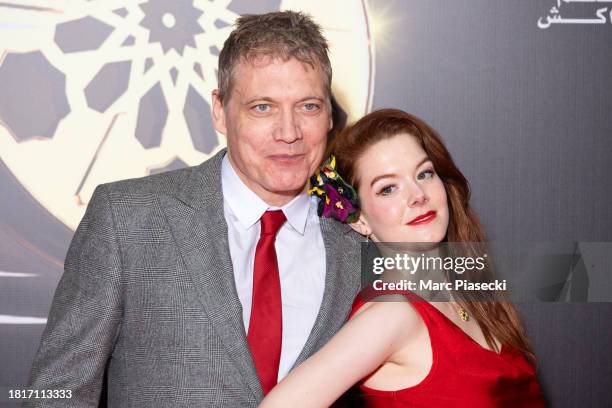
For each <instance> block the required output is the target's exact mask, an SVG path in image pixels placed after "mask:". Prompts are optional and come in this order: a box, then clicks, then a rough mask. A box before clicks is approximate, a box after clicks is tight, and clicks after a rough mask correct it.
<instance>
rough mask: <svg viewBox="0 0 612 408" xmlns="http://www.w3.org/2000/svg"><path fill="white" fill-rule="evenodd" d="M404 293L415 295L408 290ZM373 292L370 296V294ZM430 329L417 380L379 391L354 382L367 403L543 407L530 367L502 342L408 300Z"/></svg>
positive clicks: (379, 407) (378, 406) (359, 301)
mask: <svg viewBox="0 0 612 408" xmlns="http://www.w3.org/2000/svg"><path fill="white" fill-rule="evenodd" d="M387 293H402V294H404V296H406V298H407V299H408V300H409V301H410V300H415V298H414V296H416V295H412V296H411V294H408V293H407V292H385V294H387ZM380 294H381V293H380V292H377V293H372V291H366V292H365V293H362V294H360V295H359V296H357V298H356V299H355V302H354V303H353V309H352V311H351V317H352V316H353V314H354V313H355V312H356V311H357V310H358V309H359V308H360V307H361V306H362V305H363V304H364V303H365V302H366V301H367V300H368V299H371V298H372V297H374V296H377V295H380ZM372 295H374V296H372ZM411 304H412V306H413V307H414V309H415V310H416V311H417V312H418V313H419V315H420V316H421V318H422V319H423V322H425V325H426V326H427V330H428V331H429V338H430V341H431V349H432V364H431V369H430V371H429V374H428V375H427V376H426V377H425V378H424V379H423V380H422V381H421V382H420V383H419V384H417V385H414V386H412V387H409V388H404V389H401V390H396V391H380V390H375V389H371V388H368V387H366V386H365V385H363V382H361V383H359V384H358V388H359V391H360V397H361V400H362V401H363V403H364V407H366V408H383V407H384V408H393V407H397V408H399V407H444V408H451V407H470V408H479V407H545V406H546V403H545V402H544V397H543V395H542V391H541V389H540V384H539V382H538V379H537V378H536V375H535V369H534V367H533V366H532V365H531V364H529V363H528V362H527V360H526V359H525V358H524V356H523V355H522V354H521V353H520V352H518V351H516V350H512V349H509V348H507V347H502V350H501V352H500V353H499V354H498V353H496V352H494V351H491V350H487V349H485V348H483V347H482V346H481V345H480V344H478V343H477V342H476V341H475V340H474V339H472V338H471V337H469V336H468V335H467V334H466V333H464V332H463V331H462V330H461V329H460V328H459V327H458V326H457V325H456V324H455V323H453V322H452V321H451V320H449V319H448V318H447V317H446V316H444V314H443V313H442V312H440V311H439V310H438V309H436V308H435V307H433V306H432V305H430V304H429V303H428V302H425V301H412V302H411Z"/></svg>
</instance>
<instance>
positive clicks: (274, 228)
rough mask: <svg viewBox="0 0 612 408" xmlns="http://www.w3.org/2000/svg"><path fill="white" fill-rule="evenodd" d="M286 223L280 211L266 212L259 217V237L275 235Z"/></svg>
mask: <svg viewBox="0 0 612 408" xmlns="http://www.w3.org/2000/svg"><path fill="white" fill-rule="evenodd" d="M285 221H287V218H285V214H283V212H282V211H280V210H278V211H266V212H265V213H264V215H262V217H261V235H276V233H277V232H278V230H279V229H280V227H282V226H283V224H284V223H285Z"/></svg>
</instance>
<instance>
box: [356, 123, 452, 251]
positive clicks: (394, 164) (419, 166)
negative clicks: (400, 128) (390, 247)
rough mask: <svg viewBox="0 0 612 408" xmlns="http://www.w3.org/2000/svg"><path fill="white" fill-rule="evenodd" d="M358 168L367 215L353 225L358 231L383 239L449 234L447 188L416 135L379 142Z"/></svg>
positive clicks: (423, 238)
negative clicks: (447, 232)
mask: <svg viewBox="0 0 612 408" xmlns="http://www.w3.org/2000/svg"><path fill="white" fill-rule="evenodd" d="M355 170H356V172H355V174H356V176H357V179H358V180H359V200H360V205H361V217H360V222H358V223H356V224H354V225H353V227H354V228H355V229H356V230H357V231H358V232H360V233H362V234H366V235H370V234H371V236H370V238H371V239H372V240H373V241H378V242H440V241H442V240H443V239H444V237H445V235H446V230H447V228H448V217H449V215H448V203H447V200H446V191H445V189H444V184H443V183H442V180H440V178H439V177H438V175H437V174H436V172H435V170H434V167H433V164H432V162H431V161H430V160H429V157H428V156H427V154H426V153H425V151H424V150H423V148H422V147H421V146H420V144H419V143H418V141H417V140H416V138H415V137H413V136H411V135H409V134H405V133H404V134H399V135H397V136H393V137H391V138H388V139H383V140H381V141H379V142H377V143H375V144H374V145H372V146H371V147H369V148H368V149H367V150H366V151H365V152H364V154H363V155H362V156H361V157H360V158H359V160H358V161H357V163H356V169H355ZM359 224H361V225H360V226H359Z"/></svg>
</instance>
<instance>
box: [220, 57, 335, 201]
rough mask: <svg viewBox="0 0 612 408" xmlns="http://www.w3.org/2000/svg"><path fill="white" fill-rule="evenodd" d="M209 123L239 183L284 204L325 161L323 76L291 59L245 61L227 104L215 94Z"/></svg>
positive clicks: (328, 124) (326, 119)
mask: <svg viewBox="0 0 612 408" xmlns="http://www.w3.org/2000/svg"><path fill="white" fill-rule="evenodd" d="M213 122H214V125H215V129H217V131H219V132H221V133H223V134H224V135H226V137H227V147H228V154H229V159H230V162H231V163H232V166H233V167H234V169H235V171H236V173H238V176H239V177H240V179H241V180H242V181H243V182H244V183H245V184H246V185H247V186H248V187H249V188H250V189H251V190H252V191H254V192H255V193H256V194H257V195H258V196H259V197H261V198H262V199H263V200H264V201H266V202H267V203H268V204H271V205H277V206H279V205H283V204H285V203H287V202H288V201H290V200H291V199H292V198H293V197H295V196H296V195H297V194H299V193H300V192H301V191H302V190H303V188H304V186H305V184H306V181H307V180H308V178H309V177H310V175H311V174H313V173H314V171H315V170H316V168H317V167H318V166H319V164H320V163H321V161H322V159H323V154H324V151H325V144H326V140H327V132H328V131H329V130H330V129H331V126H332V120H331V108H330V104H329V96H328V92H327V90H326V87H325V75H324V74H323V71H322V70H321V69H320V68H319V67H318V66H317V67H316V68H313V67H311V66H310V65H308V64H304V63H302V62H300V61H298V60H296V59H295V58H291V59H289V60H287V61H282V60H280V59H270V58H262V59H258V60H256V61H254V62H253V63H251V62H246V61H243V62H241V63H240V64H239V65H238V66H237V67H236V69H235V72H234V81H233V87H232V90H231V93H230V95H228V98H227V101H226V103H225V105H223V104H222V103H221V100H220V99H219V94H218V92H217V91H214V92H213Z"/></svg>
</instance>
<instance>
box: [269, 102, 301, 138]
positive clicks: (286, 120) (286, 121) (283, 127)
mask: <svg viewBox="0 0 612 408" xmlns="http://www.w3.org/2000/svg"><path fill="white" fill-rule="evenodd" d="M275 133H276V134H275V140H279V141H283V142H285V143H293V142H295V141H296V140H298V139H301V137H302V136H301V130H300V125H299V120H298V118H296V116H295V113H294V112H293V111H291V110H290V111H284V112H282V114H281V116H280V123H279V124H278V126H277V128H276V132H275Z"/></svg>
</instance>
